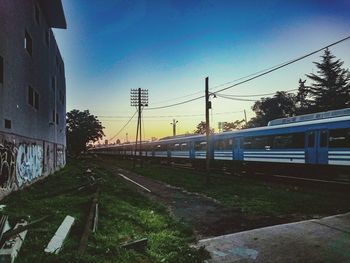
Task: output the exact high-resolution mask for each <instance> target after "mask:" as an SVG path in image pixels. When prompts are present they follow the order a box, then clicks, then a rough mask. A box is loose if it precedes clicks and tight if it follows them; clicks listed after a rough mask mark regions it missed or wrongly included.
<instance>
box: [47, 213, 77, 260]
mask: <svg viewBox="0 0 350 263" xmlns="http://www.w3.org/2000/svg"><path fill="white" fill-rule="evenodd" d="M74 221H75V218H74V217H72V216H69V215H68V216H66V217H65V219H64V220H63V222H62V224H61V225H60V226H59V228H58V229H57V231H56V233H55V235H54V236H53V237H52V238H51V240H50V242H49V244H48V245H47V247H46V248H45V252H47V253H55V254H58V252H59V251H60V250H61V248H62V245H63V242H64V240H65V239H66V237H67V236H68V234H69V231H70V229H71V227H72V226H73V224H74Z"/></svg>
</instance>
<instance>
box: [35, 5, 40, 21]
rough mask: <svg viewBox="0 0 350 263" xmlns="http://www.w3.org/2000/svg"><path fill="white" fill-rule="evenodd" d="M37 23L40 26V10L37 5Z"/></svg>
mask: <svg viewBox="0 0 350 263" xmlns="http://www.w3.org/2000/svg"><path fill="white" fill-rule="evenodd" d="M35 21H36V23H37V24H38V25H39V24H40V9H39V6H38V5H35Z"/></svg>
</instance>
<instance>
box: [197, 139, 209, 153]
mask: <svg viewBox="0 0 350 263" xmlns="http://www.w3.org/2000/svg"><path fill="white" fill-rule="evenodd" d="M194 150H195V151H205V150H207V142H206V141H201V142H196V143H195V145H194Z"/></svg>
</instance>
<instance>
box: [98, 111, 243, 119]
mask: <svg viewBox="0 0 350 263" xmlns="http://www.w3.org/2000/svg"><path fill="white" fill-rule="evenodd" d="M241 112H243V111H242V110H240V111H226V112H217V113H213V114H214V115H221V114H233V113H241ZM200 116H203V114H185V115H152V116H143V117H142V118H145V119H156V118H186V117H200ZM99 118H111V119H118V118H129V116H118V115H106V116H99Z"/></svg>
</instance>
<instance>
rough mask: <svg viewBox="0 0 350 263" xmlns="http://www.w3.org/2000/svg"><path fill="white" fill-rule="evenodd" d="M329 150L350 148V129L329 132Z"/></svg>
mask: <svg viewBox="0 0 350 263" xmlns="http://www.w3.org/2000/svg"><path fill="white" fill-rule="evenodd" d="M328 141H329V148H350V129H336V130H330V131H329V138H328Z"/></svg>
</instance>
